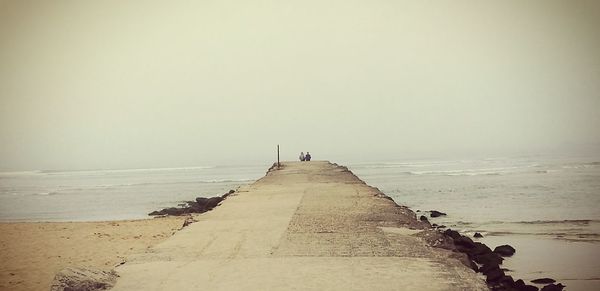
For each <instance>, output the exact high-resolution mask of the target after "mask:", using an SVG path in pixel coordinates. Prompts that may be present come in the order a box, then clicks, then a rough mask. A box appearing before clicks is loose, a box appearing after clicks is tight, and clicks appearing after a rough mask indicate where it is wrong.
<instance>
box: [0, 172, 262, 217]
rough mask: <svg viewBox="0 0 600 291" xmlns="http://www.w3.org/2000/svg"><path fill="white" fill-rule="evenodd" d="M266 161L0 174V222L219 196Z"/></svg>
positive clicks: (143, 210) (129, 211)
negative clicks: (203, 165)
mask: <svg viewBox="0 0 600 291" xmlns="http://www.w3.org/2000/svg"><path fill="white" fill-rule="evenodd" d="M268 167H269V166H268V165H267V164H264V165H244V166H206V167H186V168H159V169H130V170H94V171H30V172H3V173H0V221H99V220H121V219H140V218H148V215H147V213H149V212H151V211H154V210H157V209H160V208H164V207H172V206H176V205H177V204H179V203H182V202H184V201H189V200H194V199H195V198H196V197H201V196H202V197H213V196H219V195H222V194H223V193H225V192H227V191H229V190H230V189H236V188H237V187H238V186H240V185H244V184H248V183H251V182H253V181H255V180H256V179H258V178H260V177H262V176H263V175H264V173H265V172H266V170H267V169H268Z"/></svg>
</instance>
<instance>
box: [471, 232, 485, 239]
mask: <svg viewBox="0 0 600 291" xmlns="http://www.w3.org/2000/svg"><path fill="white" fill-rule="evenodd" d="M473 237H477V238H479V237H483V235H481V233H478V232H476V233H475V235H473Z"/></svg>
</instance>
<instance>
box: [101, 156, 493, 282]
mask: <svg viewBox="0 0 600 291" xmlns="http://www.w3.org/2000/svg"><path fill="white" fill-rule="evenodd" d="M196 219H197V220H199V221H198V222H196V223H193V224H191V225H189V226H188V227H186V228H184V229H183V230H181V231H179V232H178V233H176V234H175V235H174V236H173V237H171V238H169V239H168V240H166V241H165V242H163V243H161V244H159V245H157V246H155V247H153V248H151V249H149V250H147V251H146V252H143V253H140V254H137V255H135V256H133V257H130V258H129V260H128V261H127V263H126V264H124V265H122V266H120V267H118V268H117V272H118V274H119V275H120V278H119V280H118V281H117V284H116V286H115V287H114V288H113V289H112V290H290V289H293V290H488V289H487V287H486V285H485V283H484V281H483V279H482V278H481V277H479V276H478V275H477V274H476V273H475V272H474V271H472V270H471V269H469V268H467V267H466V266H465V265H463V264H462V263H461V262H460V261H459V260H458V259H456V258H454V257H453V256H452V253H451V252H450V251H447V250H443V249H440V248H434V247H431V246H429V244H427V243H426V242H425V241H424V240H423V239H422V238H421V237H420V236H419V235H418V233H419V232H421V231H422V230H420V229H419V228H423V225H422V224H421V223H420V222H419V221H417V220H416V218H415V215H414V213H412V212H411V211H410V210H408V209H407V208H405V207H400V206H397V205H396V204H395V203H394V202H393V201H391V200H390V199H387V198H386V196H385V195H383V194H382V193H381V192H380V191H379V190H377V189H376V188H373V187H370V186H368V185H366V184H365V183H364V182H363V181H361V180H360V179H359V178H358V177H356V176H355V175H354V174H352V173H351V172H350V171H348V170H347V169H346V168H345V167H341V166H338V165H335V164H331V163H329V162H324V161H312V162H285V163H283V167H282V168H281V169H279V170H273V171H270V172H269V173H268V174H267V175H266V176H265V177H263V178H261V179H259V180H258V181H256V182H255V183H253V184H251V185H248V186H244V187H242V188H240V189H239V190H238V191H237V192H236V193H235V194H234V195H232V196H230V197H228V198H227V200H225V201H224V202H223V203H222V205H221V206H219V207H218V208H216V209H215V210H213V211H211V212H208V213H205V214H202V215H199V216H197V217H196Z"/></svg>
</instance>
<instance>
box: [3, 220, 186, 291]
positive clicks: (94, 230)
mask: <svg viewBox="0 0 600 291" xmlns="http://www.w3.org/2000/svg"><path fill="white" fill-rule="evenodd" d="M183 220H184V218H183V217H177V218H173V217H170V218H159V219H147V220H130V221H111V222H18V223H0V234H1V235H0V290H15V291H18V290H28V291H37V290H40V291H41V290H44V291H47V290H49V288H50V283H51V282H52V279H53V278H54V275H55V274H56V273H57V272H58V271H60V270H61V269H63V268H65V267H67V266H91V267H96V268H100V269H104V270H111V269H113V268H114V266H115V265H117V264H119V263H121V262H123V261H124V260H125V258H126V257H127V256H129V255H130V254H133V253H138V252H142V251H144V250H146V249H147V248H149V247H151V246H153V245H155V244H157V243H159V242H162V241H164V240H165V239H166V238H168V237H170V236H171V235H173V233H174V232H176V231H177V230H178V229H180V228H181V226H182V224H183Z"/></svg>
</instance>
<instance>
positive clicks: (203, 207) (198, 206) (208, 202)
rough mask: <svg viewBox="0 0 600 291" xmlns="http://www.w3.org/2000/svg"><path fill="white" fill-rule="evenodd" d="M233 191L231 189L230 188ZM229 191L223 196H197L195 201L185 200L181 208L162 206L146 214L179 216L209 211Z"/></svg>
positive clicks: (225, 195) (223, 198)
mask: <svg viewBox="0 0 600 291" xmlns="http://www.w3.org/2000/svg"><path fill="white" fill-rule="evenodd" d="M231 191H233V190H231ZM231 191H229V192H228V193H227V194H224V195H223V196H220V197H219V196H217V197H211V198H204V197H198V198H196V201H187V202H186V204H185V205H186V206H184V207H181V208H176V207H170V208H164V209H162V210H158V211H152V212H150V213H149V214H148V215H152V216H156V215H172V216H181V215H185V214H189V213H204V212H206V211H210V210H212V209H213V208H215V207H217V206H218V205H219V203H221V201H223V200H225V197H227V195H229V194H230V193H231Z"/></svg>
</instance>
